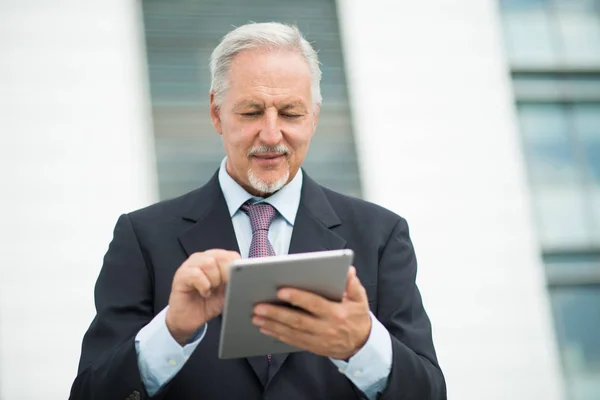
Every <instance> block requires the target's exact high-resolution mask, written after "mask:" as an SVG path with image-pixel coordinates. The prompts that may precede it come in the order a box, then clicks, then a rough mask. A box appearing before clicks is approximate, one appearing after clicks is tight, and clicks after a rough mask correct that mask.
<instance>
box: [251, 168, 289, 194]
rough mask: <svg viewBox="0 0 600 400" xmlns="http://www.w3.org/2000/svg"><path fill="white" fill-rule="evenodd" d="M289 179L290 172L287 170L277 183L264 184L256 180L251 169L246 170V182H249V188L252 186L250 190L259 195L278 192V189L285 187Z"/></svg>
mask: <svg viewBox="0 0 600 400" xmlns="http://www.w3.org/2000/svg"><path fill="white" fill-rule="evenodd" d="M289 177H290V170H289V168H288V170H287V171H285V174H283V176H282V177H281V178H279V179H278V180H277V181H275V182H273V183H267V182H264V181H262V180H260V179H259V178H257V177H256V175H254V172H252V170H251V169H249V170H248V182H250V186H252V189H254V190H256V191H257V192H260V193H266V194H272V193H275V192H276V191H278V190H279V189H281V188H282V187H284V186H285V184H286V183H287V181H288V179H289Z"/></svg>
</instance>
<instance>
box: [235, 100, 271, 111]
mask: <svg viewBox="0 0 600 400" xmlns="http://www.w3.org/2000/svg"><path fill="white" fill-rule="evenodd" d="M263 107H264V104H262V103H259V102H258V101H256V100H242V101H240V102H239V103H237V104H236V105H235V106H234V107H233V109H234V110H235V111H240V110H243V109H248V108H252V109H256V108H258V109H262V108H263Z"/></svg>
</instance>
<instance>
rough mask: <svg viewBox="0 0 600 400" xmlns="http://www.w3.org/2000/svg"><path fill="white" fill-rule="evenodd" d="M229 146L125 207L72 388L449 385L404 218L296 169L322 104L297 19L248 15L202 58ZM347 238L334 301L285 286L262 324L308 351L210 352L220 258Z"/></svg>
mask: <svg viewBox="0 0 600 400" xmlns="http://www.w3.org/2000/svg"><path fill="white" fill-rule="evenodd" d="M211 75H212V87H211V93H210V115H211V119H212V122H213V125H214V127H215V129H216V131H217V132H218V133H219V134H220V135H221V136H222V137H223V143H224V147H225V152H226V158H225V159H224V160H223V162H222V164H221V167H220V169H219V170H218V172H217V173H216V174H215V176H214V177H213V178H212V179H211V180H210V181H209V182H208V183H207V184H206V185H205V186H203V187H202V188H200V189H197V190H195V191H193V192H191V193H188V194H185V195H183V196H181V197H179V198H176V199H173V200H169V201H165V202H161V203H158V204H155V205H153V206H150V207H148V208H145V209H143V210H139V211H136V212H133V213H130V214H125V215H122V216H121V218H120V219H119V221H118V222H117V225H116V227H115V232H114V238H113V241H112V242H111V244H110V247H109V250H108V252H107V254H106V256H105V259H104V265H103V267H102V270H101V272H100V275H99V277H98V281H97V284H96V289H95V300H96V308H97V315H96V318H95V319H94V321H93V322H92V324H91V326H90V328H89V330H88V332H87V333H86V335H85V337H84V340H83V348H82V355H81V360H80V365H79V373H78V376H77V378H76V379H75V382H74V383H73V387H72V390H71V398H72V399H86V400H90V399H145V398H149V397H151V398H160V399H177V400H184V399H267V398H271V399H286V400H295V399H323V400H331V399H353V398H362V399H375V398H383V399H419V400H429V399H431V400H439V399H445V398H446V389H445V382H444V378H443V375H442V372H441V370H440V368H439V365H438V363H437V359H436V355H435V350H434V347H433V343H432V338H431V325H430V322H429V319H428V317H427V315H426V313H425V311H424V309H423V306H422V302H421V298H420V295H419V291H418V289H417V287H416V285H415V276H416V268H417V267H416V261H415V255H414V251H413V248H412V245H411V242H410V239H409V234H408V227H407V224H406V221H405V220H404V219H402V218H401V217H399V216H397V215H395V214H393V213H391V212H389V211H387V210H385V209H382V208H381V207H378V206H375V205H373V204H369V203H366V202H364V201H361V200H358V199H353V198H349V197H346V196H343V195H340V194H338V193H335V192H332V191H330V190H328V189H325V188H323V187H321V186H319V185H318V184H317V183H315V182H314V181H313V180H311V179H310V178H309V177H308V176H307V175H306V174H304V173H303V172H302V170H301V168H300V167H301V165H302V162H303V161H304V158H305V156H306V152H307V150H308V146H309V143H310V140H311V138H312V136H313V134H314V132H315V128H316V126H317V121H318V117H319V109H320V104H321V95H320V88H319V82H320V79H321V72H320V70H319V65H318V60H317V55H316V52H315V51H314V50H313V49H312V47H311V46H310V44H309V43H308V42H307V41H306V40H305V39H304V38H303V37H302V36H301V34H300V33H299V32H298V30H297V29H296V28H295V27H291V26H286V25H282V24H278V23H267V24H249V25H245V26H242V27H239V28H237V29H235V30H234V31H232V32H230V33H229V34H228V35H226V36H225V37H224V38H223V40H222V42H221V43H220V44H219V46H218V47H217V48H216V49H215V50H214V52H213V54H212V57H211ZM341 248H351V249H353V250H354V252H355V260H354V261H355V265H354V267H352V268H350V270H349V273H348V284H347V287H346V293H345V295H344V299H343V301H342V302H341V303H337V302H330V301H328V300H326V299H324V298H321V297H319V296H317V295H315V294H312V293H309V292H303V291H300V290H294V289H292V288H284V289H282V290H281V291H280V292H279V296H280V298H281V299H282V300H284V301H287V302H290V303H292V304H294V305H296V306H298V307H300V308H303V309H305V310H306V311H308V313H302V312H299V311H296V310H292V309H289V308H282V307H278V306H275V305H267V304H259V305H257V306H256V307H255V309H254V316H253V322H254V323H255V325H256V326H257V329H260V330H261V331H262V332H263V333H264V334H266V335H271V336H274V337H276V338H278V339H280V340H282V341H284V342H286V343H289V344H291V345H294V346H297V347H299V348H301V349H304V350H305V351H302V352H298V353H292V354H273V355H265V356H260V357H249V358H245V359H234V360H220V359H219V358H218V356H217V348H218V339H219V332H220V328H221V318H220V314H221V312H222V310H223V296H224V288H225V285H226V284H227V279H228V264H229V263H230V262H231V261H232V260H234V259H237V258H239V257H244V258H245V257H256V256H265V255H274V254H278V255H281V254H287V253H301V252H311V251H320V250H326V249H341Z"/></svg>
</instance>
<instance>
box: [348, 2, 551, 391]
mask: <svg viewBox="0 0 600 400" xmlns="http://www.w3.org/2000/svg"><path fill="white" fill-rule="evenodd" d="M337 4H338V13H339V16H340V23H341V29H342V34H343V35H342V36H343V39H344V51H345V58H346V64H347V66H346V68H347V74H348V85H349V90H350V95H351V105H352V107H353V113H354V124H355V125H354V128H355V132H356V135H357V143H358V144H357V146H358V154H359V157H360V168H361V175H362V184H363V188H364V193H365V196H366V197H367V198H368V199H369V200H372V201H374V202H377V203H379V204H382V205H384V206H386V207H388V208H390V209H392V210H394V211H396V212H397V213H399V214H401V215H403V216H405V217H406V218H407V219H408V222H409V225H410V226H411V232H412V237H413V240H414V243H415V246H416V250H417V256H418V260H419V262H420V272H419V277H418V283H419V284H420V287H421V289H422V292H423V296H424V300H425V306H426V308H427V310H428V312H429V315H430V317H431V318H432V320H433V323H434V333H435V343H436V345H437V350H438V355H439V359H440V362H441V364H442V367H443V369H444V371H445V373H446V377H447V381H448V391H449V398H450V399H460V400H468V399H473V400H480V399H486V400H491V399H498V400H505V399H514V400H517V399H523V400H534V399H540V400H549V399H560V398H562V397H563V395H562V393H563V388H562V384H561V377H560V371H559V366H558V359H557V351H556V349H555V347H556V344H555V339H554V337H553V329H552V326H551V320H550V312H549V304H548V298H547V293H546V290H545V288H544V275H543V269H542V265H541V261H540V259H539V256H538V248H537V243H536V240H535V238H534V235H533V232H534V231H533V227H532V222H531V220H532V217H531V210H530V209H529V208H528V205H529V200H528V192H527V187H526V180H525V174H524V165H523V160H522V158H521V152H520V143H519V136H518V131H517V127H516V123H515V113H514V110H513V106H512V103H513V100H512V94H511V92H510V77H509V75H508V71H507V67H506V66H505V57H504V54H503V53H502V44H501V43H500V37H501V35H500V25H499V21H498V18H499V15H498V10H497V9H496V2H495V1H493V0H461V1H449V0H420V1H396V0H370V1H363V0H338V2H337Z"/></svg>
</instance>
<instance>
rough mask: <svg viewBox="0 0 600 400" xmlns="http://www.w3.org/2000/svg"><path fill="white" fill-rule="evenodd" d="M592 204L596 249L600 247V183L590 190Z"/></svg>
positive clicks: (593, 233) (593, 236) (593, 234)
mask: <svg viewBox="0 0 600 400" xmlns="http://www.w3.org/2000/svg"><path fill="white" fill-rule="evenodd" d="M590 203H591V207H590V208H591V210H592V211H591V212H592V227H591V229H592V240H593V242H594V243H595V246H596V247H600V184H598V183H596V184H595V185H594V186H592V188H591V189H590Z"/></svg>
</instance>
